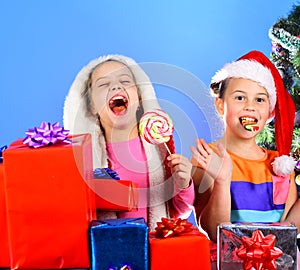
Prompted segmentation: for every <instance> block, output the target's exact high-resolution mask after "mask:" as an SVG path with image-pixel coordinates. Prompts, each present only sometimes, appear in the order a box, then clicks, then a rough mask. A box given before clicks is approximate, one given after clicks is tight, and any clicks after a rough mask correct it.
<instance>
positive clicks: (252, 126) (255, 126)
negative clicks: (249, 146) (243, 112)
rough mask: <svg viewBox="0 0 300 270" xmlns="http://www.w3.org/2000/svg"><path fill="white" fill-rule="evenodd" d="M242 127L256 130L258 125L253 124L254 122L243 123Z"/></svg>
mask: <svg viewBox="0 0 300 270" xmlns="http://www.w3.org/2000/svg"><path fill="white" fill-rule="evenodd" d="M244 129H246V130H248V131H258V130H259V126H258V125H255V124H246V125H244Z"/></svg>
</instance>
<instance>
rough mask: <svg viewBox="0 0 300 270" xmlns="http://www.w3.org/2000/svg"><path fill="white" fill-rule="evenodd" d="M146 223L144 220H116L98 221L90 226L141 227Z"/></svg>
mask: <svg viewBox="0 0 300 270" xmlns="http://www.w3.org/2000/svg"><path fill="white" fill-rule="evenodd" d="M145 224H146V222H145V219H144V218H116V219H100V220H95V221H93V222H92V226H93V225H96V226H114V227H116V226H120V225H143V226H145Z"/></svg>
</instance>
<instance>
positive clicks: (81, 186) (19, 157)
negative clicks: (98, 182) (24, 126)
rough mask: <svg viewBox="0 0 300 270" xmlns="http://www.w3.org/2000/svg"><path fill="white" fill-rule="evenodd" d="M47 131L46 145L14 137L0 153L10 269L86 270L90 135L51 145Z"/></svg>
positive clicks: (91, 211)
mask: <svg viewBox="0 0 300 270" xmlns="http://www.w3.org/2000/svg"><path fill="white" fill-rule="evenodd" d="M47 128H48V129H49V130H50V131H49V132H50V133H51V132H52V133H51V134H50V143H49V140H48V139H49V138H48V139H47V140H46V141H45V142H46V144H45V145H43V146H41V147H34V146H33V145H28V144H26V145H25V144H23V140H22V139H19V140H17V141H15V142H14V143H12V144H11V145H10V146H9V147H8V149H7V150H5V151H4V154H3V158H4V169H5V189H6V202H7V219H8V234H9V248H10V255H11V269H31V270H33V269H62V268H89V267H90V259H89V245H88V228H89V224H90V222H91V220H93V219H95V217H96V216H95V215H96V211H95V201H94V197H93V195H92V192H91V190H90V189H89V188H88V184H87V181H89V180H90V179H92V177H93V167H92V166H93V165H92V146H91V135H90V134H82V135H76V136H73V137H72V138H70V139H71V143H70V142H66V143H65V142H63V141H64V140H65V139H63V140H59V141H58V143H54V141H53V140H52V139H53V138H52V137H51V136H52V135H53V130H51V127H50V128H49V126H48V127H47V126H46V128H45V129H47ZM56 128H58V126H56ZM44 131H45V132H46V131H47V130H44ZM38 132H40V131H38ZM33 133H34V132H33ZM40 133H41V132H40ZM40 133H39V134H40ZM48 135H49V134H48ZM34 138H35V136H32V137H31V139H33V140H35V139H34ZM38 138H39V140H37V141H38V142H40V137H39V136H38ZM64 138H65V137H64Z"/></svg>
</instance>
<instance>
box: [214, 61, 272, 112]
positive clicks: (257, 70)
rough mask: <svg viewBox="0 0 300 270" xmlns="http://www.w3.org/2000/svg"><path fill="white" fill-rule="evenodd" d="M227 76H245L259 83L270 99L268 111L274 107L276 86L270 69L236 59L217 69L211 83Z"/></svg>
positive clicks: (252, 62)
mask: <svg viewBox="0 0 300 270" xmlns="http://www.w3.org/2000/svg"><path fill="white" fill-rule="evenodd" d="M227 78H245V79H249V80H252V81H255V82H257V83H259V84H260V85H261V86H262V87H264V88H265V89H266V90H267V92H268V94H269V100H270V112H272V111H273V110H274V108H275V104H276V96H277V95H276V87H275V83H274V79H273V76H272V73H271V71H270V70H269V69H268V68H266V67H265V66H263V65H262V64H260V63H259V62H257V61H253V60H238V61H235V62H231V63H228V64H226V65H224V67H223V68H222V69H221V70H219V71H217V72H216V74H215V75H214V76H213V77H212V81H211V83H219V82H221V81H223V80H225V79H227Z"/></svg>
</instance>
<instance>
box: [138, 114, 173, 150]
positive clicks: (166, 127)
mask: <svg viewBox="0 0 300 270" xmlns="http://www.w3.org/2000/svg"><path fill="white" fill-rule="evenodd" d="M139 131H140V135H141V136H142V137H143V138H144V139H145V140H146V141H147V142H149V143H151V144H161V143H164V144H165V146H166V148H167V150H168V152H169V154H170V155H171V151H170V149H169V148H168V146H167V145H166V142H167V141H169V140H170V136H172V134H173V132H174V125H173V122H172V119H171V117H170V116H169V115H168V114H167V113H166V112H164V111H163V110H160V109H156V110H153V111H151V112H146V113H144V114H143V116H142V118H141V120H140V124H139Z"/></svg>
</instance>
